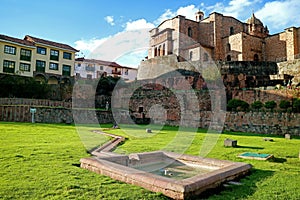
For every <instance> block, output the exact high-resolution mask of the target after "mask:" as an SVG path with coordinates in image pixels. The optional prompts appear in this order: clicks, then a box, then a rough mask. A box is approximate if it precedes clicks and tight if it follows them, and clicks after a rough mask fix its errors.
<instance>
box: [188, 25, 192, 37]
mask: <svg viewBox="0 0 300 200" xmlns="http://www.w3.org/2000/svg"><path fill="white" fill-rule="evenodd" d="M188 36H189V37H192V36H193V31H192V28H191V27H189V28H188Z"/></svg>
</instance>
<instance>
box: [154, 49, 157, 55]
mask: <svg viewBox="0 0 300 200" xmlns="http://www.w3.org/2000/svg"><path fill="white" fill-rule="evenodd" d="M155 56H157V47H155V48H154V57H155Z"/></svg>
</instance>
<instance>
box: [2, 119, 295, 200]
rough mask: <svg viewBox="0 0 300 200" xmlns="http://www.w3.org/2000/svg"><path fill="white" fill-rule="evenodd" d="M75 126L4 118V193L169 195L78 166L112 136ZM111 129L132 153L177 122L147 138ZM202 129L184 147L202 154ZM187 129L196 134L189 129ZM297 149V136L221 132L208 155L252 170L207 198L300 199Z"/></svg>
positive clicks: (157, 142)
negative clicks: (230, 142) (263, 157)
mask: <svg viewBox="0 0 300 200" xmlns="http://www.w3.org/2000/svg"><path fill="white" fill-rule="evenodd" d="M106 127H111V125H107V126H106ZM121 127H122V126H121ZM76 128H77V130H78V126H77V127H75V126H74V125H51V124H29V123H5V122H0V149H1V156H0V181H1V184H0V199H109V200H110V199H168V198H166V197H164V196H163V195H161V194H156V193H153V192H150V191H147V190H145V189H143V188H140V187H136V186H132V185H128V184H125V183H122V182H119V181H115V180H112V179H110V178H108V177H105V176H102V175H99V174H95V173H93V172H90V171H87V170H84V169H81V168H79V167H78V166H79V159H80V158H83V157H88V156H89V154H88V153H87V152H86V149H88V150H89V149H92V148H93V147H94V146H97V145H101V144H102V143H103V142H105V141H107V140H108V139H109V138H105V137H104V136H102V135H97V134H95V133H91V132H90V130H94V129H99V127H96V126H80V127H79V129H80V132H81V134H78V133H77V131H76ZM108 132H110V133H113V134H117V135H123V136H125V137H126V138H127V140H126V141H125V143H124V144H122V145H121V146H119V147H118V148H117V149H116V152H118V153H125V154H129V153H132V152H143V151H154V150H160V149H162V148H164V147H165V146H166V144H168V142H170V141H172V140H173V138H174V136H175V135H176V134H177V128H174V127H165V128H164V129H163V130H161V131H158V130H157V131H156V130H155V129H154V130H153V133H151V135H150V137H147V138H140V137H135V136H133V135H129V134H127V133H126V132H123V131H122V129H112V130H108ZM204 132H205V130H199V131H198V133H197V134H196V135H195V139H194V141H193V143H192V144H191V145H190V146H189V148H188V149H187V150H186V152H185V153H187V154H192V155H199V151H200V148H201V144H202V142H203V140H204V137H205V134H204ZM141 134H144V132H143V133H141ZM185 135H186V137H189V136H190V135H192V134H191V132H189V131H188V130H187V131H186V133H185ZM264 137H271V138H273V139H274V142H269V141H263V138H264ZM226 138H230V139H236V140H238V147H237V148H230V147H224V146H223V141H224V139H226ZM82 141H83V142H82ZM299 150H300V140H299V138H293V139H292V140H286V139H284V138H283V137H279V136H271V135H269V136H266V135H259V134H246V133H223V134H222V135H220V137H219V139H218V141H217V144H216V145H215V146H214V148H213V150H212V151H211V152H210V153H209V154H208V157H212V158H218V159H225V160H232V161H241V162H247V163H250V164H252V165H253V170H252V173H251V174H250V175H249V176H247V177H245V178H243V179H241V180H240V182H241V183H242V185H231V186H229V187H226V188H223V189H221V190H215V191H213V192H211V194H210V195H209V199H220V200H221V199H300V192H299V190H300V182H299V181H300V160H299V158H298V155H299ZM243 152H258V153H269V154H274V156H275V159H273V160H272V161H257V160H244V159H241V158H238V157H237V155H238V154H240V153H243ZM214 193H215V194H214Z"/></svg>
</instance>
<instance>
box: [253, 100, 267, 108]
mask: <svg viewBox="0 0 300 200" xmlns="http://www.w3.org/2000/svg"><path fill="white" fill-rule="evenodd" d="M262 107H264V104H263V103H262V102H261V101H254V102H253V103H252V104H251V108H253V109H256V110H259V109H261V108H262Z"/></svg>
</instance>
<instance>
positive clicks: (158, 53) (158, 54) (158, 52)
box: [157, 46, 161, 56]
mask: <svg viewBox="0 0 300 200" xmlns="http://www.w3.org/2000/svg"><path fill="white" fill-rule="evenodd" d="M160 51H161V46H159V47H158V50H157V56H160V55H161V52H160Z"/></svg>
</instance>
